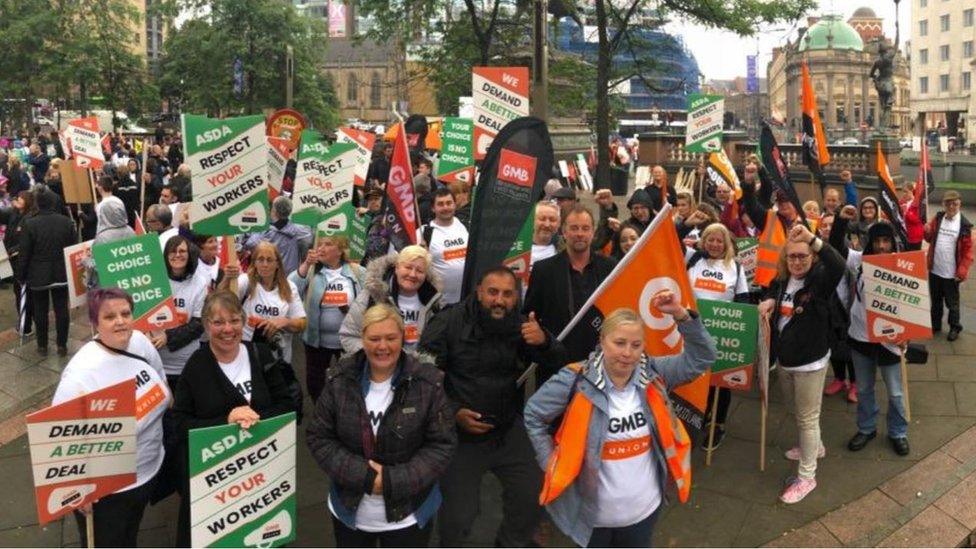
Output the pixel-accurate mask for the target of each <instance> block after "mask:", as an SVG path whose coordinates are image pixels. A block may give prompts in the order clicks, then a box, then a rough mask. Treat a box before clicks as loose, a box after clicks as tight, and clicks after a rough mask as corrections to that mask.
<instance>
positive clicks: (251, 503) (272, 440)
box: [189, 412, 297, 547]
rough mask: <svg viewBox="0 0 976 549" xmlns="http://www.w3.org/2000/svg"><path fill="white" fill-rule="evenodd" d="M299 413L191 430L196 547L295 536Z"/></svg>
mask: <svg viewBox="0 0 976 549" xmlns="http://www.w3.org/2000/svg"><path fill="white" fill-rule="evenodd" d="M296 440H297V430H296V422H295V414H294V412H290V413H287V414H282V415H280V416H277V417H273V418H270V419H262V420H261V421H259V422H258V423H257V424H255V425H254V426H252V427H251V428H250V429H248V430H244V429H241V428H240V427H239V426H238V425H236V424H230V425H219V426H217V427H206V428H203V429H193V430H191V431H190V445H189V446H190V448H189V452H190V455H189V466H190V538H191V540H192V543H193V547H280V546H282V545H284V544H286V543H289V542H291V541H293V540H294V539H295V526H296V523H295V511H296V504H297V499H296V496H295V494H296V492H295V489H296V484H295V456H296V452H295V442H296Z"/></svg>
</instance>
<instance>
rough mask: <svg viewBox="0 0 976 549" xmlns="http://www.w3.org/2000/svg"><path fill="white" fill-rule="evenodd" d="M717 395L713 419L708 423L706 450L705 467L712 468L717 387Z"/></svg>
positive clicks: (715, 399)
mask: <svg viewBox="0 0 976 549" xmlns="http://www.w3.org/2000/svg"><path fill="white" fill-rule="evenodd" d="M714 389H715V393H714V395H713V396H712V413H711V418H710V419H709V421H708V449H707V450H705V467H710V466H711V465H712V451H713V450H714V447H713V446H712V444H713V443H714V442H715V416H716V415H717V410H718V391H719V388H718V387H715V388H714Z"/></svg>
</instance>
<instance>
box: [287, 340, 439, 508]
mask: <svg viewBox="0 0 976 549" xmlns="http://www.w3.org/2000/svg"><path fill="white" fill-rule="evenodd" d="M367 368H368V366H367V365H366V357H365V354H364V352H363V351H359V352H358V353H356V354H353V355H346V356H345V357H343V358H342V359H341V360H339V362H338V363H337V364H336V365H335V366H333V367H331V368H329V370H328V372H327V373H326V383H325V389H324V390H323V391H322V395H321V396H320V397H319V400H318V402H317V403H316V405H315V412H314V413H313V414H312V420H311V422H309V425H308V429H307V431H306V440H307V442H308V448H309V450H311V452H312V456H313V457H314V458H315V461H316V463H318V464H319V467H321V468H322V469H323V470H324V471H325V472H326V474H327V475H328V476H329V479H330V480H331V481H332V489H331V491H332V496H334V497H336V499H338V503H339V504H341V508H338V506H337V509H336V511H337V514H338V515H340V519H342V518H344V517H343V515H348V514H350V513H352V514H355V512H356V509H357V507H359V502H360V500H362V498H363V495H364V494H366V493H369V492H371V491H372V486H373V482H374V480H375V479H376V471H375V470H373V469H372V468H371V467H370V466H369V463H368V462H369V460H373V461H375V462H377V463H379V464H381V465H382V466H383V500H384V503H385V504H386V519H387V520H388V521H390V522H396V521H400V520H403V519H404V518H405V517H407V516H408V515H410V513H413V512H415V511H416V510H417V509H418V508H420V507H421V506H422V505H423V504H424V502H425V501H426V500H427V498H428V496H429V495H430V493H431V490H432V489H433V487H434V485H435V484H436V482H437V480H438V479H439V478H440V477H441V476H442V475H443V474H444V471H446V470H447V466H448V464H450V462H451V458H453V457H454V450H455V448H456V447H457V435H456V434H455V430H454V417H453V415H452V413H451V409H450V407H449V405H448V401H447V397H446V396H445V394H444V387H443V380H444V374H442V373H441V372H440V371H439V370H437V368H436V367H435V366H434V364H433V362H432V360H431V359H430V358H429V357H417V356H416V355H413V354H407V353H401V354H400V363H399V365H398V366H397V371H396V373H395V374H394V375H393V380H392V385H393V402H392V403H391V404H390V406H389V408H387V409H386V411H385V412H384V413H383V417H382V418H381V419H380V424H379V427H378V428H377V431H376V435H375V436H374V435H373V429H372V425H371V424H370V417H369V414H368V412H367V410H366V400H365V394H366V393H367V392H368V391H369V383H368V379H369V377H368V375H369V373H368V371H367ZM335 503H336V501H335V500H333V504H335ZM425 507H426V506H425ZM434 510H436V507H434V508H433V509H427V511H428V513H432V511H434ZM420 518H421V517H419V516H418V520H420Z"/></svg>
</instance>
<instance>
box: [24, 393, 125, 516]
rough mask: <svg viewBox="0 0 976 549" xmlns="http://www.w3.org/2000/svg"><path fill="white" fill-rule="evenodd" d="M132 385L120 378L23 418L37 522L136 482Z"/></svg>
mask: <svg viewBox="0 0 976 549" xmlns="http://www.w3.org/2000/svg"><path fill="white" fill-rule="evenodd" d="M135 383H136V382H135V380H134V379H132V380H129V381H124V382H122V383H119V384H118V385H112V386H111V387H106V388H104V389H99V390H98V391H95V392H93V393H88V394H86V395H81V396H79V397H78V398H76V399H74V400H69V401H67V402H62V403H61V404H58V405H56V406H51V407H49V408H45V409H43V410H40V411H38V412H34V413H33V414H30V415H28V416H27V437H28V439H29V440H30V453H31V467H32V468H33V470H34V493H35V496H36V499H37V516H38V519H39V522H40V523H41V524H47V523H48V522H51V521H52V520H55V519H57V518H58V517H60V516H62V515H65V514H67V513H69V512H71V511H73V510H75V509H77V508H79V507H81V506H83V505H85V504H87V503H91V502H94V501H97V500H98V499H100V498H102V497H104V496H107V495H109V494H112V493H114V492H116V491H118V490H120V489H122V488H125V487H126V486H128V485H130V484H132V483H134V482H135V481H136V400H135V395H136V388H135Z"/></svg>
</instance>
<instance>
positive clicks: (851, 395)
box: [847, 383, 857, 404]
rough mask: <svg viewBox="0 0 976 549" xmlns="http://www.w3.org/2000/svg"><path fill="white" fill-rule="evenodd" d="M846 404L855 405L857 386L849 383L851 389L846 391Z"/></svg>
mask: <svg viewBox="0 0 976 549" xmlns="http://www.w3.org/2000/svg"><path fill="white" fill-rule="evenodd" d="M847 402H850V403H852V404H857V384H856V383H851V388H850V389H848V390H847Z"/></svg>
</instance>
